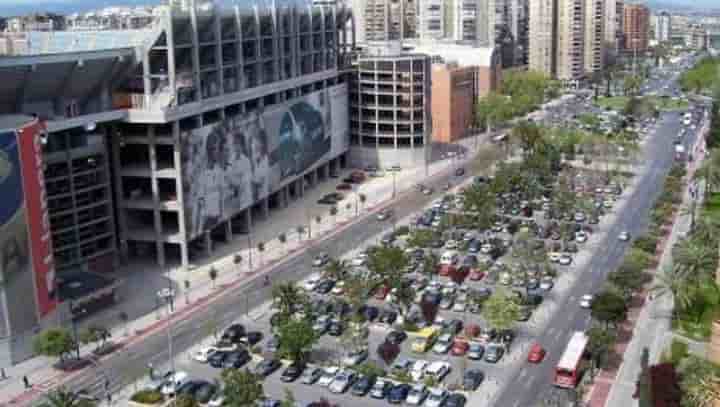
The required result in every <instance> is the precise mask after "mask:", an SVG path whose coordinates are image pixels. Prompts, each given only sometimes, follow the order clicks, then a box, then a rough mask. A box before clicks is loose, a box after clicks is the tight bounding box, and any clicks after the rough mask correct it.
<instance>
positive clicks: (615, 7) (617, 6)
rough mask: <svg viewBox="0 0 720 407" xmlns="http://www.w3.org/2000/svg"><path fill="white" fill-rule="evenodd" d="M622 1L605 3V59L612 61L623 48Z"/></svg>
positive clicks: (614, 0) (613, 0)
mask: <svg viewBox="0 0 720 407" xmlns="http://www.w3.org/2000/svg"><path fill="white" fill-rule="evenodd" d="M623 6H624V3H623V0H606V1H605V30H604V32H605V44H606V52H607V54H606V59H607V60H608V62H609V60H614V59H615V58H616V56H617V55H618V54H619V52H620V51H621V50H622V47H623V43H624V41H623V28H622V26H623V14H624V13H623Z"/></svg>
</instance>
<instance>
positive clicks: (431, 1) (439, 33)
mask: <svg viewBox="0 0 720 407" xmlns="http://www.w3.org/2000/svg"><path fill="white" fill-rule="evenodd" d="M445 3H446V1H445V0H420V1H419V2H418V8H419V11H418V38H419V39H420V41H434V40H439V39H442V38H445V37H446V36H447V33H448V27H447V16H446V11H447V8H446V7H445Z"/></svg>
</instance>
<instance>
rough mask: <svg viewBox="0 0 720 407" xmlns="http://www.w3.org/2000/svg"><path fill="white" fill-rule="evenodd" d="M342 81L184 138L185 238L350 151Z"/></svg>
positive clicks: (346, 109)
mask: <svg viewBox="0 0 720 407" xmlns="http://www.w3.org/2000/svg"><path fill="white" fill-rule="evenodd" d="M348 114H349V112H348V95H347V86H346V85H345V84H341V85H336V86H333V87H330V88H327V89H323V90H319V91H316V92H313V93H310V94H307V95H304V96H302V97H299V98H295V99H292V100H288V101H286V102H285V103H282V104H279V105H273V106H271V107H269V108H267V109H264V110H261V111H253V112H250V113H247V114H240V115H237V116H235V117H226V118H225V119H224V120H222V121H220V122H217V123H213V124H211V125H207V126H204V127H201V128H199V129H194V130H192V131H188V132H184V133H183V134H181V143H182V153H181V154H182V155H181V161H182V162H181V165H182V178H183V200H184V202H185V214H186V228H187V231H188V235H189V237H190V238H193V237H195V236H198V235H200V234H201V233H202V232H204V231H207V230H210V229H212V228H213V227H215V226H216V225H217V224H218V223H220V222H221V221H224V220H227V219H229V218H230V217H232V216H234V215H236V214H237V213H238V212H240V211H241V210H243V209H245V208H248V207H250V206H251V205H252V204H253V203H255V202H258V201H259V200H260V199H262V198H265V197H267V196H268V195H269V194H270V193H271V192H272V191H275V190H277V189H278V188H280V187H281V186H283V185H285V184H286V183H288V182H290V181H292V180H293V179H294V178H295V177H296V176H298V175H299V174H302V173H303V172H304V171H306V170H307V169H309V168H312V167H313V166H316V165H319V164H322V163H324V162H326V161H328V160H329V159H331V158H334V157H337V156H338V155H340V154H341V153H342V152H344V151H346V150H347V148H348V147H349V121H348Z"/></svg>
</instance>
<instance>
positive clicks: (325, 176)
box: [320, 163, 330, 181]
mask: <svg viewBox="0 0 720 407" xmlns="http://www.w3.org/2000/svg"><path fill="white" fill-rule="evenodd" d="M320 168H321V170H322V177H323V180H324V181H327V179H328V178H330V164H329V163H328V164H325V165H323V166H322V167H320Z"/></svg>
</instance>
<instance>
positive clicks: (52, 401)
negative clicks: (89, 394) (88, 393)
mask: <svg viewBox="0 0 720 407" xmlns="http://www.w3.org/2000/svg"><path fill="white" fill-rule="evenodd" d="M96 405H97V404H96V403H95V402H92V401H90V400H85V399H81V398H80V397H79V395H78V394H77V393H75V392H72V391H70V390H68V389H66V388H65V387H60V388H58V389H56V390H53V391H51V392H49V393H48V395H47V397H46V401H45V402H43V403H42V404H41V405H40V406H41V407H94V406H96Z"/></svg>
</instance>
